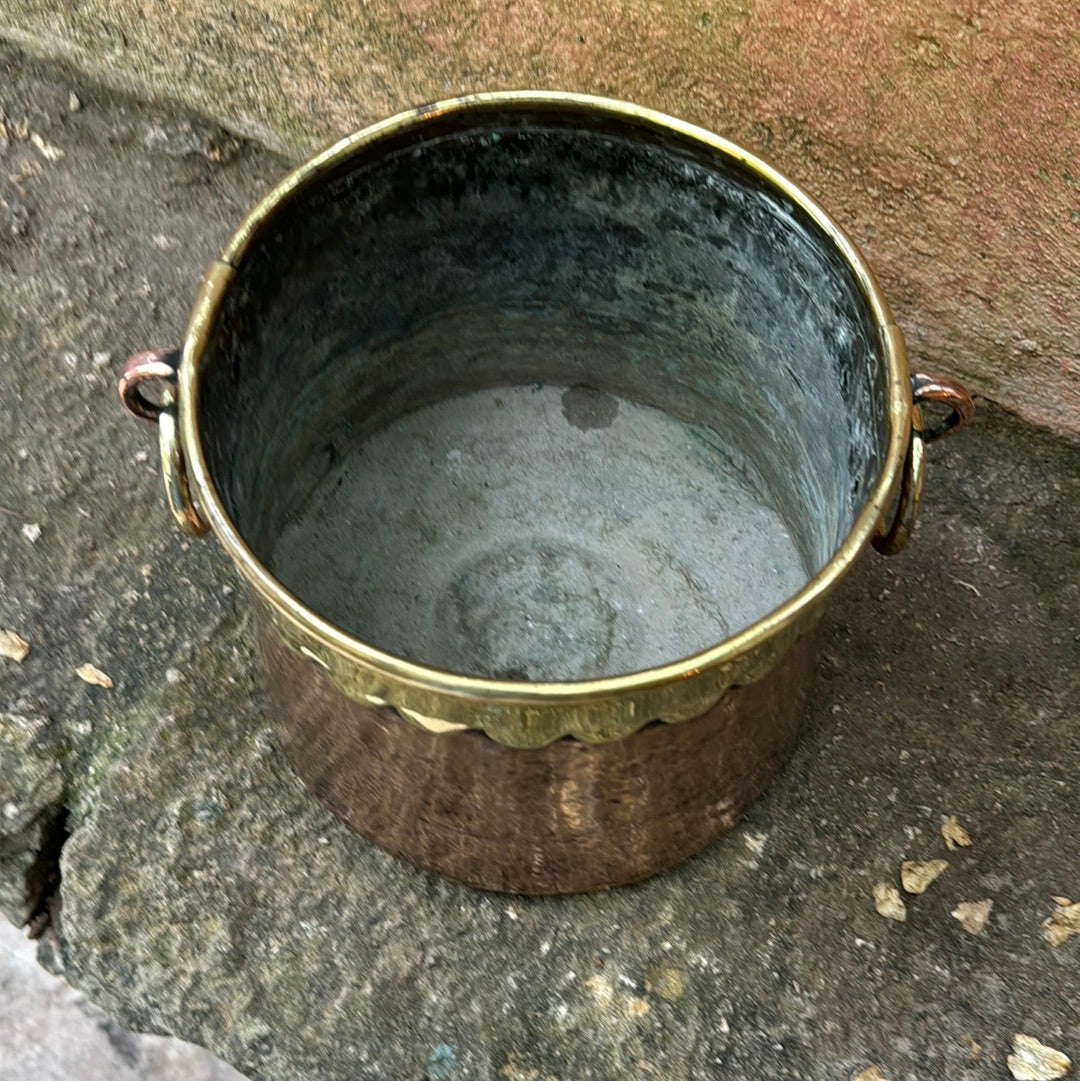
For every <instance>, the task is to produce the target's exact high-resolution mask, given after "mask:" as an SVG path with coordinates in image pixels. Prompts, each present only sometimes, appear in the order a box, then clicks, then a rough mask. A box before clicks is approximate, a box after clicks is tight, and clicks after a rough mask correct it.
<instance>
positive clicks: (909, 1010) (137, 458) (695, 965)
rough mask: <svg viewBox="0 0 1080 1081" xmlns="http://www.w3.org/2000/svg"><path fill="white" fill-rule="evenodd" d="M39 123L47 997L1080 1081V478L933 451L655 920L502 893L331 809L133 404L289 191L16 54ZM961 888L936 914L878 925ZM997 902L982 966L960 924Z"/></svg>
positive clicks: (567, 1051)
mask: <svg viewBox="0 0 1080 1081" xmlns="http://www.w3.org/2000/svg"><path fill="white" fill-rule="evenodd" d="M72 92H74V94H75V95H76V97H77V98H78V102H79V107H78V108H77V109H75V110H74V111H73V105H74V102H72V101H70V100H69V95H70V94H71V93H72ZM0 106H2V108H3V110H4V117H5V121H4V122H5V130H6V133H7V134H5V135H4V136H3V139H2V141H0V439H2V444H0V463H2V464H0V507H2V508H3V510H2V511H0V530H2V538H3V539H2V543H0V628H2V629H7V630H12V631H15V632H17V633H18V634H20V635H21V636H22V637H23V638H25V639H26V640H27V641H28V642H29V643H30V647H31V649H30V653H29V655H28V656H27V657H26V659H25V660H24V661H23V662H22V663H21V664H17V663H15V662H14V661H10V660H0V789H2V791H0V907H2V909H3V911H4V912H5V913H6V915H7V916H8V917H9V918H10V919H12V920H13V921H15V922H20V923H21V922H22V921H23V920H25V919H26V918H28V917H33V918H34V919H35V922H36V923H37V925H38V926H41V925H43V923H44V922H45V921H44V914H45V913H48V914H50V915H51V918H52V925H51V926H50V927H49V928H48V929H47V930H46V931H45V934H44V936H43V938H42V952H41V958H42V960H43V961H44V962H45V963H46V964H47V965H48V966H50V967H52V968H54V969H56V970H58V971H61V972H63V974H64V975H65V976H66V977H67V978H68V979H69V980H70V981H71V982H72V983H73V984H74V986H76V987H78V988H80V989H81V990H82V991H83V992H84V993H85V994H86V995H87V997H88V998H89V999H90V1000H91V1001H93V1002H95V1003H97V1004H98V1005H99V1006H101V1007H102V1008H104V1009H105V1010H106V1011H108V1013H109V1014H110V1015H111V1016H113V1017H115V1018H116V1019H117V1020H118V1021H119V1022H120V1023H122V1024H124V1025H126V1026H128V1027H130V1028H135V1029H140V1030H144V1031H153V1032H159V1033H172V1034H175V1035H179V1036H181V1037H183V1038H185V1039H189V1040H193V1041H195V1042H197V1043H200V1044H203V1045H205V1046H207V1047H209V1048H211V1049H212V1050H213V1051H214V1052H216V1053H217V1054H219V1055H222V1056H223V1057H224V1058H226V1059H227V1060H229V1061H230V1062H232V1063H233V1064H235V1065H236V1066H237V1067H238V1068H239V1069H241V1070H243V1071H244V1072H245V1073H246V1074H248V1075H249V1076H250V1077H252V1078H257V1079H265V1081H296V1079H298V1078H313V1079H315V1078H317V1079H319V1081H338V1079H342V1081H344V1079H349V1081H357V1079H371V1081H376V1079H378V1081H399V1079H415V1081H420V1079H429V1081H472V1079H482V1081H495V1079H497V1078H498V1079H509V1081H525V1079H529V1081H547V1079H549V1078H559V1079H562V1081H568V1079H574V1081H589V1079H597V1081H599V1079H603V1081H615V1079H619V1081H623V1079H626V1078H635V1077H640V1078H643V1079H659V1078H666V1079H672V1081H676V1079H690V1078H702V1079H703V1078H731V1079H733V1081H734V1079H751V1081H774V1079H783V1081H789V1079H790V1081H795V1079H798V1081H836V1079H845V1081H846V1079H849V1078H852V1077H854V1076H856V1075H858V1074H859V1073H860V1072H861V1071H862V1070H864V1069H865V1068H867V1067H870V1066H871V1065H873V1064H877V1065H880V1067H881V1073H882V1075H883V1076H885V1077H887V1078H890V1079H891V1081H916V1079H919V1081H923V1079H927V1078H949V1079H950V1081H951V1079H967V1078H970V1079H973V1081H974V1079H983V1078H985V1079H987V1081H990V1079H997V1078H1004V1077H1007V1076H1008V1074H1007V1070H1006V1066H1005V1056H1006V1055H1007V1053H1008V1051H1009V1047H1010V1044H1011V1039H1012V1036H1013V1034H1014V1033H1023V1034H1027V1035H1031V1036H1033V1037H1037V1038H1038V1039H1040V1040H1042V1041H1043V1042H1044V1043H1046V1044H1049V1045H1051V1046H1053V1047H1056V1048H1059V1049H1060V1050H1061V1051H1063V1052H1065V1053H1066V1054H1068V1055H1070V1057H1071V1058H1072V1059H1073V1061H1074V1062H1075V1061H1077V1060H1080V1010H1078V1006H1077V997H1076V988H1077V986H1078V978H1080V936H1072V937H1071V938H1069V939H1068V940H1067V941H1065V942H1063V943H1062V944H1061V945H1059V946H1056V947H1054V946H1051V945H1050V944H1049V943H1048V942H1047V941H1046V940H1045V939H1044V937H1043V927H1042V922H1043V921H1044V920H1045V919H1046V918H1047V917H1049V916H1050V914H1051V912H1052V911H1053V910H1054V908H1055V902H1054V900H1053V898H1054V897H1055V896H1057V897H1069V898H1073V899H1075V898H1077V897H1078V895H1080V846H1078V845H1077V844H1076V838H1077V837H1078V836H1080V802H1078V792H1077V776H1078V769H1080V730H1078V728H1077V724H1076V720H1077V710H1078V707H1077V703H1078V701H1080V667H1078V665H1077V660H1076V658H1077V652H1078V650H1077V646H1078V636H1077V622H1078V621H1077V612H1078V608H1080V605H1078V600H1080V597H1078V590H1080V587H1078V580H1080V535H1078V534H1080V525H1078V522H1080V448H1078V447H1077V446H1076V445H1075V444H1072V443H1068V442H1062V441H1059V440H1056V439H1054V438H1053V437H1051V436H1049V435H1047V434H1046V433H1044V432H1040V431H1038V430H1036V429H1033V428H1030V427H1028V426H1026V425H1025V424H1024V423H1022V422H1020V421H1018V420H1017V419H1015V418H1013V417H1011V416H1009V415H1007V414H1005V413H1003V412H1000V411H999V410H997V409H994V408H992V407H988V406H985V405H984V406H983V407H982V408H981V410H980V413H979V415H978V417H977V419H976V421H975V423H974V424H973V426H972V428H971V429H970V430H969V431H968V432H966V433H964V434H963V435H962V436H960V437H957V438H956V439H954V440H950V441H949V442H947V443H945V444H943V445H941V446H939V447H935V448H934V449H933V450H932V452H931V453H930V455H929V457H930V462H929V476H928V480H927V487H926V493H925V497H924V505H923V511H922V518H921V524H920V528H919V529H918V531H917V533H916V536H915V538H914V541H913V543H912V545H911V546H910V548H909V549H908V550H907V551H906V552H905V553H903V554H902V555H900V556H898V557H895V558H893V559H891V560H885V559H882V558H879V557H877V556H876V555H874V554H873V553H868V554H867V555H866V557H865V558H864V559H863V560H862V561H861V562H860V564H859V566H858V568H857V569H856V571H855V572H853V574H852V575H851V576H850V577H849V579H848V580H847V581H846V582H845V583H844V584H843V586H842V588H841V590H840V593H839V595H838V596H837V598H836V602H835V603H834V605H833V606H832V609H831V613H830V615H829V616H828V617H827V620H826V624H825V635H824V637H825V641H824V649H823V655H822V661H821V666H820V677H821V678H820V682H819V685H818V688H817V691H816V694H815V697H814V701H813V705H812V708H811V711H810V714H809V716H808V718H807V721H806V725H805V728H804V731H803V733H802V737H801V740H800V742H799V745H798V748H797V750H796V752H795V754H794V756H793V758H792V760H791V761H790V763H789V764H788V765H787V767H786V768H785V769H784V770H783V771H782V773H781V775H780V776H779V778H778V780H777V781H776V783H775V784H774V786H773V787H772V789H771V790H770V791H769V792H768V793H767V794H766V796H765V797H764V798H763V799H762V800H761V801H760V802H759V803H758V804H757V805H756V806H755V807H754V808H753V809H752V811H751V812H750V813H749V815H748V816H747V817H746V819H745V820H744V822H743V823H742V824H741V825H740V826H739V827H738V828H737V829H736V830H735V831H734V832H733V833H731V834H730V835H729V836H728V837H726V838H725V839H723V840H722V841H720V842H719V843H717V844H715V845H714V846H712V847H711V848H710V849H709V850H708V851H707V852H705V853H704V854H703V855H701V856H700V857H698V858H696V859H694V860H692V861H691V862H690V863H688V864H687V865H685V866H684V867H683V868H681V869H679V870H678V871H676V872H673V873H670V874H667V875H664V876H662V877H660V878H657V879H655V880H653V881H650V882H648V883H645V884H643V885H641V886H638V887H633V888H627V889H622V890H617V891H614V892H610V893H600V894H596V895H589V896H581V897H570V898H563V899H547V900H527V899H510V898H505V897H499V896H494V895H486V894H482V893H478V892H475V891H472V890H470V889H467V888H465V887H460V886H457V885H454V884H452V883H449V882H445V881H441V880H439V879H436V878H434V877H432V876H430V875H427V874H425V873H422V872H419V871H416V870H413V869H412V868H410V867H409V866H407V865H404V864H402V863H399V862H397V861H395V860H393V859H392V858H390V857H388V856H385V855H383V854H382V853H380V852H378V851H376V850H374V849H373V848H372V847H371V846H370V845H368V844H367V843H366V842H364V841H363V840H361V839H359V838H358V837H356V836H354V835H352V834H351V833H349V832H348V831H347V830H345V829H344V828H343V827H341V826H340V825H338V824H337V823H336V822H335V821H334V820H333V819H332V818H331V817H330V816H329V815H328V814H327V813H326V812H324V811H323V810H322V809H321V808H320V807H319V806H318V805H317V804H316V803H315V802H314V801H313V800H312V799H311V798H309V796H308V795H307V793H306V791H305V790H304V788H303V787H302V786H301V784H300V783H299V781H298V780H297V779H296V778H295V776H294V774H293V773H292V771H291V769H290V767H289V766H288V765H287V763H286V762H285V761H284V760H283V758H282V757H281V755H280V753H279V752H278V750H277V748H276V747H275V744H274V742H273V740H272V738H271V736H270V735H269V731H268V727H267V724H266V721H265V717H264V702H263V700H262V698H261V696H260V692H259V691H258V689H257V687H256V685H255V681H254V679H253V676H252V656H251V648H250V644H249V640H248V634H247V626H246V603H245V600H244V597H243V593H242V590H241V589H240V588H239V586H238V582H237V579H236V578H235V576H234V575H233V573H232V571H231V569H230V568H229V567H228V566H227V565H226V563H225V560H224V559H223V557H222V555H221V554H220V552H219V550H218V549H217V548H216V546H215V545H214V543H213V542H212V541H210V540H206V541H197V542H192V541H186V540H183V539H182V538H181V537H180V536H179V535H178V534H176V533H175V532H174V531H173V530H172V528H171V527H170V526H169V525H168V524H167V523H166V513H165V511H164V509H163V505H162V496H161V492H160V487H159V479H158V477H157V476H156V474H155V467H154V461H153V458H154V448H153V446H152V439H151V433H150V432H149V431H148V430H146V429H142V428H139V427H137V426H136V425H135V424H134V423H133V422H131V421H130V420H129V419H127V418H126V417H125V416H123V415H122V414H121V412H120V410H119V408H118V405H117V403H116V400H115V391H114V389H113V384H114V380H115V377H116V374H117V370H118V368H119V366H120V364H121V362H122V359H123V357H124V355H125V354H126V353H127V352H129V351H132V350H134V349H136V348H141V347H144V346H146V345H149V344H160V343H168V342H171V341H175V340H176V339H177V337H178V335H179V334H180V332H181V330H182V327H183V324H184V321H185V315H186V309H187V306H188V303H189V300H190V297H191V295H192V292H193V289H194V285H195V282H196V281H197V278H198V274H199V272H200V268H201V267H202V266H203V265H204V264H205V263H206V262H207V261H208V259H209V258H210V257H211V256H212V255H213V254H214V253H215V251H216V250H217V249H218V247H219V245H220V244H221V242H222V241H223V240H224V238H225V236H226V235H227V233H228V231H229V229H230V227H231V225H232V224H233V223H235V222H236V220H237V219H238V217H239V215H240V214H241V213H242V211H243V209H244V208H245V207H246V205H247V204H248V203H250V202H251V201H252V200H253V199H254V198H255V197H256V196H257V195H258V194H259V193H261V192H262V191H263V190H264V189H265V187H266V185H267V183H268V182H269V181H270V179H271V178H272V177H274V176H275V175H276V174H277V173H278V172H279V171H280V169H281V167H282V166H281V162H280V161H278V160H276V159H274V158H272V157H271V156H269V155H267V154H265V153H262V152H259V151H257V150H255V149H253V148H252V147H250V146H248V145H245V144H240V143H237V142H236V141H234V140H232V139H230V138H229V137H227V136H225V135H223V134H222V133H220V132H218V131H217V130H216V129H213V128H211V127H209V126H207V125H205V124H203V123H201V122H198V121H193V120H191V119H189V118H185V117H183V116H181V115H178V114H176V113H174V112H171V111H169V110H167V109H164V108H160V109H159V108H151V107H145V106H141V105H139V104H137V103H135V102H133V101H131V100H128V99H125V98H121V97H116V96H114V95H112V94H110V93H107V92H105V91H102V90H101V89H99V88H97V87H95V86H93V85H90V84H88V83H86V82H84V81H83V80H82V79H81V78H79V77H76V76H72V75H70V74H69V73H65V72H64V71H63V70H61V69H58V68H54V67H39V66H38V65H36V64H33V63H30V62H28V61H26V60H25V59H23V58H21V57H20V56H19V54H18V53H16V52H13V51H11V50H5V51H4V52H2V53H0ZM39 529H40V532H39ZM86 662H90V663H92V664H94V665H96V666H97V667H98V668H100V669H101V670H103V671H104V672H105V673H107V674H108V675H109V677H111V680H112V682H113V684H114V685H113V687H112V688H111V689H110V688H106V687H102V686H91V685H89V684H87V683H84V682H82V681H81V680H80V679H79V678H77V677H76V676H75V675H74V669H75V668H76V667H77V666H79V665H82V664H83V663H86ZM64 808H66V810H67V815H66V818H65V817H64V816H63V814H62V809H64ZM949 815H956V816H957V818H958V820H959V823H960V824H961V825H962V826H964V827H965V828H966V829H967V830H968V831H969V833H970V835H971V839H972V844H971V846H970V847H966V848H957V849H956V850H955V851H947V850H946V847H945V843H944V838H943V836H942V834H941V825H942V823H943V821H944V820H945V819H946V817H947V816H949ZM57 851H59V852H60V860H59V868H58V870H59V875H60V878H59V881H57V866H56V862H55V860H52V859H50V858H48V857H49V853H50V852H57ZM937 857H944V858H946V859H948V860H949V864H950V866H949V868H948V870H947V871H946V872H945V873H944V874H943V875H942V876H941V877H940V878H939V879H938V880H937V881H935V882H934V883H933V884H932V885H931V886H930V887H929V889H928V890H927V892H926V893H925V894H923V895H921V896H910V895H909V896H907V898H906V917H907V918H906V920H905V921H904V922H897V921H895V920H889V919H886V918H884V917H882V916H881V915H879V914H878V912H877V911H875V903H874V887H875V885H879V884H885V885H888V884H893V885H895V884H897V883H898V880H899V878H898V876H899V867H900V863H901V861H902V860H906V859H933V858H937ZM985 899H989V900H992V901H993V907H992V909H991V911H990V915H989V919H988V921H987V923H986V926H985V928H984V929H983V930H982V931H981V933H979V934H977V935H976V934H972V933H970V932H969V931H968V930H965V928H964V926H962V925H961V923H960V922H959V921H958V920H957V919H956V918H953V916H952V915H951V913H953V912H954V911H955V910H956V909H957V906H958V905H960V904H961V903H964V902H980V901H983V900H985ZM5 1081H6V1079H5Z"/></svg>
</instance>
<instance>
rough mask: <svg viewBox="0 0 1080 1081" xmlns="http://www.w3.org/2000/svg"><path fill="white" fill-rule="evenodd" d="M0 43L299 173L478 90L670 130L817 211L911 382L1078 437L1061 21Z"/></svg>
mask: <svg viewBox="0 0 1080 1081" xmlns="http://www.w3.org/2000/svg"><path fill="white" fill-rule="evenodd" d="M5 33H6V34H10V35H13V36H14V37H15V38H16V39H17V40H20V41H22V42H24V43H26V44H29V45H33V47H34V48H35V49H37V50H43V51H45V52H49V53H62V54H64V55H67V56H70V57H72V58H74V59H76V60H77V61H78V62H79V63H80V64H82V65H84V66H85V67H88V68H90V69H91V70H93V71H96V72H99V73H101V74H104V75H107V76H108V77H109V78H110V79H111V80H112V81H113V82H120V83H122V84H124V85H125V86H128V87H136V88H138V89H139V90H140V91H142V92H144V93H149V94H152V95H154V96H161V95H166V96H169V97H171V98H175V99H176V100H179V101H183V102H186V103H188V104H190V105H193V106H195V107H196V108H198V109H200V110H201V111H203V112H204V113H205V114H207V115H209V116H212V117H214V118H216V119H217V120H219V121H221V122H223V123H225V124H227V125H228V126H230V127H231V128H232V129H233V130H236V131H240V132H243V133H246V134H248V135H255V136H257V137H259V138H262V139H264V140H266V141H267V142H269V143H270V144H271V145H274V146H277V147H278V148H281V149H285V150H287V151H288V153H289V154H290V155H292V156H294V157H295V156H297V155H302V154H306V153H308V152H310V151H311V150H312V149H314V148H315V147H316V146H317V145H319V144H322V143H325V142H328V141H330V140H332V139H334V138H337V137H339V136H340V135H342V134H345V133H346V132H348V131H351V130H353V129H355V128H357V127H360V126H362V125H363V124H366V123H368V122H370V121H372V120H375V119H378V118H380V117H382V116H386V115H389V114H391V113H393V112H396V111H398V110H399V109H402V108H404V107H407V106H410V105H415V104H417V103H419V102H422V101H429V100H433V99H437V98H441V97H447V96H449V95H453V94H458V93H464V92H471V91H476V90H491V89H504V88H512V87H521V86H530V87H540V88H549V89H562V90H577V91H585V92H592V93H601V94H609V95H612V96H615V97H622V98H626V99H629V100H632V101H638V102H640V103H642V104H644V105H650V106H654V107H656V108H660V109H663V110H666V111H668V112H670V113H673V114H674V115H676V116H680V117H683V118H685V119H688V120H692V121H695V122H698V123H701V124H703V125H705V126H706V127H709V128H711V129H713V130H715V131H718V132H720V133H722V134H724V135H727V136H729V137H731V138H733V139H734V140H735V141H736V142H739V143H741V144H742V145H744V146H747V147H748V148H750V149H751V150H754V151H756V152H758V153H761V154H762V155H764V156H765V157H766V158H767V159H768V160H769V161H771V162H772V163H773V164H775V165H776V166H777V167H778V168H780V169H781V171H783V172H785V173H787V174H788V175H789V176H791V177H792V178H793V179H795V180H796V181H798V182H799V183H801V184H803V185H804V186H805V187H807V188H808V190H810V191H811V192H813V193H815V194H816V195H817V196H818V197H819V198H820V200H821V202H822V204H823V205H824V206H825V207H827V208H828V209H829V210H830V211H831V212H832V213H833V214H834V215H835V216H836V218H837V220H838V221H839V222H840V223H841V225H843V226H844V228H846V229H847V230H848V231H849V232H851V233H852V234H853V236H854V237H855V238H856V240H858V242H859V243H860V244H861V245H862V246H863V247H864V248H865V250H866V253H867V255H868V256H869V258H870V260H871V263H872V265H873V266H874V268H875V270H876V271H877V272H878V273H879V275H880V277H881V279H882V282H883V284H884V285H885V288H886V292H887V294H888V295H889V297H890V299H891V300H892V302H893V304H894V306H895V309H896V311H897V315H898V322H899V323H900V324H901V325H902V326H903V328H904V330H905V332H906V334H907V337H908V341H909V343H910V345H911V346H912V349H913V352H914V356H915V359H916V360H917V361H918V362H919V363H920V364H923V365H928V366H938V367H941V368H944V369H946V370H950V371H953V372H955V373H957V374H960V375H962V376H964V377H965V378H966V379H967V380H968V381H969V382H970V384H971V387H972V389H973V390H977V391H979V392H981V393H983V394H985V395H987V396H988V397H990V398H992V399H993V400H995V401H998V402H1001V403H1003V404H1005V405H1006V406H1008V407H1009V408H1010V409H1013V410H1015V411H1017V412H1019V413H1021V414H1022V415H1023V416H1025V417H1027V418H1029V419H1031V420H1034V421H1037V422H1038V423H1040V424H1045V425H1049V426H1050V427H1053V428H1057V429H1059V430H1062V431H1071V432H1074V433H1076V432H1080V330H1078V328H1080V318H1078V310H1077V292H1076V290H1077V281H1078V280H1080V245H1078V244H1077V243H1076V240H1077V229H1078V222H1080V203H1078V201H1077V183H1078V181H1077V177H1078V175H1080V174H1078V172H1077V166H1076V164H1075V162H1074V161H1073V154H1074V151H1075V145H1076V115H1075V108H1074V106H1075V102H1076V100H1077V99H1078V98H1080V52H1078V49H1077V42H1076V37H1075V34H1074V32H1073V28H1072V26H1071V25H1070V21H1069V18H1068V17H1067V16H1066V15H1065V14H1064V11H1063V9H1062V7H1061V6H1060V5H1059V4H1056V3H1054V2H1053V0H1024V2H1023V3H1020V4H1015V3H1014V4H1006V3H1003V2H1002V0H994V2H993V3H984V4H981V5H979V6H978V7H977V8H973V7H971V5H969V4H962V3H959V2H956V0H954V2H952V3H949V4H946V5H944V6H942V5H941V4H936V3H933V2H932V0H918V2H913V3H906V4H891V5H886V6H884V7H883V6H882V5H880V4H874V3H870V2H869V0H829V2H827V3H821V4H816V5H814V9H813V11H812V12H811V11H808V10H807V8H806V6H805V4H803V3H801V2H798V0H781V2H779V3H770V4H763V3H745V4H744V3H742V0H723V2H722V3H719V4H713V5H708V6H702V5H701V4H697V3H694V2H693V0H666V2H665V3H662V4H657V3H652V2H648V0H629V2H627V3H623V4H620V5H618V6H617V7H615V8H612V6H611V5H610V4H609V3H606V2H605V0H576V2H573V3H572V2H570V0H517V2H513V3H505V2H504V0H468V2H467V3H462V2H461V0H406V2H403V3H398V4H392V5H379V4H375V5H372V4H348V5H346V6H345V7H341V6H340V5H332V4H321V3H313V2H312V0H285V2H279V3H273V4H270V3H267V2H266V0H237V2H232V3H229V4H228V5H225V4H223V3H222V2H221V0H192V2H190V3H186V4H184V5H182V6H175V5H169V4H153V5H146V4H142V3H139V2H138V0H119V2H117V0H89V2H86V3H80V4H65V5H59V6H57V5H43V4H41V3H40V2H39V0H8V2H7V3H6V4H5V6H4V11H3V14H0V34H5Z"/></svg>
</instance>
